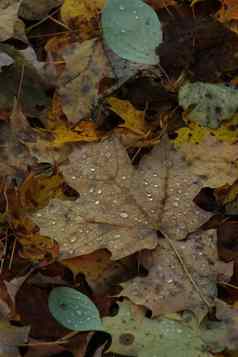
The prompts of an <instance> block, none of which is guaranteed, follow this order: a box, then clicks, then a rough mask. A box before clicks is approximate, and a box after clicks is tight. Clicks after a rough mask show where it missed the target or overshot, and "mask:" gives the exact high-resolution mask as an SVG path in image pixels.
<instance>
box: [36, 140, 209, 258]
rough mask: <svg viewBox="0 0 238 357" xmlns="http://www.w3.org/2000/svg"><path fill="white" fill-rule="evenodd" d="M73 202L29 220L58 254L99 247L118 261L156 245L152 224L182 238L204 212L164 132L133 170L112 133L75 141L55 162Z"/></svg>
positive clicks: (195, 181) (194, 182)
mask: <svg viewBox="0 0 238 357" xmlns="http://www.w3.org/2000/svg"><path fill="white" fill-rule="evenodd" d="M62 171H63V174H64V177H65V179H66V181H67V182H68V184H69V185H70V186H71V187H73V188H74V189H75V190H77V191H78V192H79V193H80V197H79V198H78V199H77V200H76V201H60V200H56V199H54V200H52V201H51V202H50V203H49V205H48V206H47V207H46V208H44V209H42V210H40V211H38V212H37V213H35V214H34V215H33V216H32V218H33V220H34V222H35V223H36V224H37V225H38V226H39V227H40V229H41V234H43V235H47V236H50V237H51V238H53V239H55V240H56V241H58V242H59V245H60V250H61V253H62V257H64V258H66V257H69V256H77V255H83V254H89V253H91V252H93V251H95V250H97V249H100V248H106V249H109V250H110V251H111V252H112V259H120V258H122V257H125V256H128V255H130V254H132V253H134V252H137V251H140V250H141V249H153V248H155V246H156V245H157V238H156V229H158V227H159V229H161V230H162V231H165V232H167V234H169V236H171V238H172V239H183V238H184V237H185V236H186V235H187V234H188V233H190V232H192V231H194V230H195V229H197V228H198V227H199V226H200V225H201V224H202V223H204V221H206V220H207V219H208V218H209V217H210V213H207V212H203V211H202V210H201V209H199V208H196V206H195V204H194V203H193V202H192V200H193V198H194V197H195V196H196V194H197V193H198V192H199V190H200V188H201V187H202V186H203V183H204V181H203V179H202V178H200V177H194V175H192V174H191V168H190V166H189V165H188V164H187V163H186V161H185V160H184V159H183V157H182V156H181V154H180V153H179V152H177V151H176V150H174V149H173V147H172V145H171V144H170V143H169V142H168V140H167V139H166V138H165V139H164V140H163V141H162V142H161V143H160V145H159V146H158V147H155V148H154V149H153V150H152V152H151V153H150V154H149V155H148V156H147V157H145V158H144V160H142V162H141V164H140V166H139V168H138V169H135V168H134V167H133V166H132V164H131V162H130V160H129V157H128V155H127V152H126V150H125V148H124V147H123V146H122V144H121V143H120V141H119V140H118V139H117V138H116V137H111V138H108V139H107V140H105V141H102V142H99V143H90V144H86V145H83V146H79V145H75V146H74V150H73V152H72V153H71V154H70V156H69V163H68V164H66V165H64V166H62Z"/></svg>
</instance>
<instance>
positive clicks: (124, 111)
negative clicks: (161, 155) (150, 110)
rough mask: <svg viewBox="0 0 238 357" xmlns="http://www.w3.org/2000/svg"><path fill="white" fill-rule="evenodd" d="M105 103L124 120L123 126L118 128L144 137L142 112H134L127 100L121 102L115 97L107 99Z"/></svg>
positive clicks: (143, 116) (143, 114) (144, 127)
mask: <svg viewBox="0 0 238 357" xmlns="http://www.w3.org/2000/svg"><path fill="white" fill-rule="evenodd" d="M107 103H108V104H109V105H110V110H112V111H113V112H114V113H116V114H117V115H118V116H119V117H121V118H122V119H123V120H124V124H120V125H119V126H120V127H122V128H126V129H129V130H131V131H132V132H134V133H135V134H138V135H142V136H144V135H145V133H146V125H145V113H144V112H143V111H141V110H136V108H135V107H133V105H132V104H131V103H130V102H128V101H127V100H121V99H118V98H116V97H109V98H107Z"/></svg>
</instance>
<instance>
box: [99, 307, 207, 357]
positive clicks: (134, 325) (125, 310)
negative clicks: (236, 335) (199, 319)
mask: <svg viewBox="0 0 238 357" xmlns="http://www.w3.org/2000/svg"><path fill="white" fill-rule="evenodd" d="M174 318H175V319H169V318H166V317H163V318H161V319H149V318H147V317H146V316H145V311H144V310H143V308H141V307H139V306H137V305H133V304H132V303H130V302H129V301H124V302H123V303H119V312H118V314H117V315H116V316H113V317H105V318H103V326H104V328H105V331H106V332H108V333H110V334H111V336H112V344H111V346H110V348H109V351H108V352H113V353H118V354H120V355H123V356H138V357H149V356H150V357H211V355H210V354H209V353H208V352H207V347H206V345H205V344H204V342H203V341H202V340H201V338H200V336H199V328H198V325H197V323H196V320H195V319H194V318H193V315H192V314H189V315H187V316H186V318H184V319H182V318H180V315H177V314H174Z"/></svg>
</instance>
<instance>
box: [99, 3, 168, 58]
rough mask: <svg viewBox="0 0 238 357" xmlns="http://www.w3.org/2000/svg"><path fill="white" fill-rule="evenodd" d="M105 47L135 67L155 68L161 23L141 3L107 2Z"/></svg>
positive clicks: (105, 11) (151, 11)
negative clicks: (147, 66) (148, 66)
mask: <svg viewBox="0 0 238 357" xmlns="http://www.w3.org/2000/svg"><path fill="white" fill-rule="evenodd" d="M102 29H103V37H104V41H105V42H106V45H107V46H108V47H109V48H111V49H112V50H113V51H114V52H115V53H116V54H117V55H118V56H120V57H122V58H124V59H126V60H129V61H133V62H137V63H143V64H149V65H155V64H157V63H158V62H159V58H158V56H157V55H156V53H155V50H156V48H157V47H158V46H159V44H160V43H161V42H162V31H161V25H160V21H159V19H158V16H157V14H156V12H155V11H154V10H153V9H152V7H150V6H148V5H147V4H145V3H144V2H143V1H141V0H130V1H128V0H108V1H107V3H106V6H105V8H104V10H103V12H102Z"/></svg>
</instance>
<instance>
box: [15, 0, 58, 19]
mask: <svg viewBox="0 0 238 357" xmlns="http://www.w3.org/2000/svg"><path fill="white" fill-rule="evenodd" d="M62 3H63V0H41V1H38V2H37V3H36V2H35V0H22V1H21V6H20V9H19V15H20V16H21V17H23V19H26V20H40V19H42V18H43V17H45V16H47V14H48V13H49V12H50V10H52V9H53V8H54V7H57V6H59V5H61V4H62Z"/></svg>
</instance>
